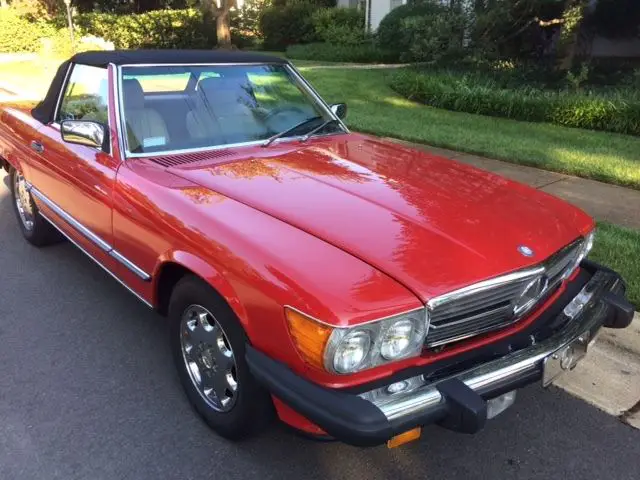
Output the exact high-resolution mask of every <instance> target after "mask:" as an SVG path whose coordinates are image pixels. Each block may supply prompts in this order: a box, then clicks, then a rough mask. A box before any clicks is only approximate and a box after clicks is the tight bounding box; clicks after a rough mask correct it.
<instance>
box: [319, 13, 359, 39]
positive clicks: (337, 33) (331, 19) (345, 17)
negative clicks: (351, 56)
mask: <svg viewBox="0 0 640 480" xmlns="http://www.w3.org/2000/svg"><path fill="white" fill-rule="evenodd" d="M313 26H314V29H315V33H316V35H317V37H318V39H319V40H322V41H323V42H328V43H333V44H338V45H355V44H358V43H361V42H363V41H364V40H365V34H364V12H363V11H359V10H357V9H355V8H322V9H320V10H318V11H316V12H314V14H313Z"/></svg>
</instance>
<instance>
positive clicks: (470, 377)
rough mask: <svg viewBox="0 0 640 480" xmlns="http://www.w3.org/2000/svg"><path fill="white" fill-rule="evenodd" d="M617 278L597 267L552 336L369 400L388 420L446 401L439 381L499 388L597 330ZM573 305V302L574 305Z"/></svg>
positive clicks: (538, 368) (539, 367)
mask: <svg viewBox="0 0 640 480" xmlns="http://www.w3.org/2000/svg"><path fill="white" fill-rule="evenodd" d="M621 283H622V282H621V280H620V278H619V277H618V276H617V275H616V274H615V273H613V272H608V271H597V272H596V273H595V274H594V276H593V277H592V278H591V280H590V281H589V282H588V283H587V284H586V285H585V286H584V288H583V289H582V290H581V292H580V293H579V294H578V295H576V297H574V300H575V299H578V298H585V299H588V300H587V301H586V302H585V303H583V304H582V305H581V306H580V307H579V308H574V309H572V310H571V312H570V313H565V312H566V309H565V312H563V313H561V314H560V315H563V316H565V317H566V319H568V323H567V325H566V326H565V327H564V328H563V329H562V330H560V331H559V332H557V333H556V334H554V335H553V336H552V337H550V338H548V339H546V340H544V341H542V342H540V343H537V344H535V345H532V346H530V347H528V348H525V349H523V350H520V351H517V352H514V353H512V354H509V355H505V356H504V357H502V358H499V359H497V360H494V361H491V362H488V363H485V364H482V365H479V366H477V367H475V368H472V369H470V370H467V371H465V372H462V373H460V374H457V375H453V376H451V377H449V378H447V379H441V380H439V381H438V382H434V383H431V384H428V385H425V386H423V387H420V388H418V389H416V390H413V391H411V392H408V393H406V394H399V395H394V396H390V397H387V398H376V399H375V400H373V401H372V403H373V404H374V405H376V406H377V407H378V408H379V409H380V410H381V411H382V413H383V414H384V415H385V416H386V418H387V419H388V420H389V421H394V420H401V419H404V418H406V417H410V416H413V415H423V414H425V413H428V411H429V410H430V409H435V408H439V407H440V404H441V403H443V402H444V401H445V399H444V397H443V395H442V394H441V393H440V391H439V390H438V388H437V386H438V383H440V382H442V381H445V380H448V379H451V378H456V379H458V380H461V381H462V382H464V383H465V384H466V385H467V386H468V387H469V388H471V389H472V390H474V391H475V392H476V393H479V394H482V393H483V392H484V391H490V390H491V389H492V388H493V387H495V388H498V387H499V386H500V385H504V384H505V383H508V382H510V381H514V382H515V381H517V379H518V378H520V377H522V376H523V375H525V374H529V373H536V372H541V371H542V362H543V360H544V359H545V358H546V357H548V356H549V355H551V354H552V353H553V352H555V351H557V350H559V349H561V348H563V347H564V346H566V345H568V344H569V343H571V342H573V341H575V340H576V339H578V337H579V336H580V335H581V334H583V333H584V332H585V331H588V330H589V331H590V330H597V329H599V328H600V327H602V324H603V323H604V321H605V319H606V316H607V311H608V306H607V304H606V303H605V302H603V301H602V296H603V294H605V293H607V292H610V291H615V290H616V289H618V288H620V285H621ZM574 307H575V305H574ZM365 395H366V394H365Z"/></svg>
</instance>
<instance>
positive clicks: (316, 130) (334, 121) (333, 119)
mask: <svg viewBox="0 0 640 480" xmlns="http://www.w3.org/2000/svg"><path fill="white" fill-rule="evenodd" d="M337 121H338V119H337V118H330V119H329V120H327V121H326V122H324V123H323V124H322V125H319V126H317V127H316V128H314V129H313V130H311V131H310V132H309V133H307V134H306V135H305V136H304V137H302V138H301V139H300V141H301V142H306V141H307V140H309V137H311V136H312V135H313V134H314V133H316V132H319V131H320V130H322V129H323V128H324V127H326V126H328V125H331V124H332V123H336V122H337Z"/></svg>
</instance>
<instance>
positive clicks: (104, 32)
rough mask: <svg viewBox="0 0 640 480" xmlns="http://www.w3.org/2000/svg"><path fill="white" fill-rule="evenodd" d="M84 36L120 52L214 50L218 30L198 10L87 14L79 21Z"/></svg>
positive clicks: (78, 17)
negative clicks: (88, 35)
mask: <svg viewBox="0 0 640 480" xmlns="http://www.w3.org/2000/svg"><path fill="white" fill-rule="evenodd" d="M75 20H76V24H77V25H78V27H79V28H80V29H81V31H82V33H86V34H91V35H96V36H99V37H102V38H104V39H106V40H108V41H111V42H113V43H114V45H115V47H116V48H122V49H135V48H211V47H212V46H213V45H215V43H216V40H215V28H213V27H212V26H208V25H206V24H205V22H204V21H203V19H202V14H201V13H200V12H199V11H198V10H195V9H184V10H155V11H151V12H147V13H140V14H131V15H116V14H112V13H84V14H81V15H78V16H77V17H76V19H75Z"/></svg>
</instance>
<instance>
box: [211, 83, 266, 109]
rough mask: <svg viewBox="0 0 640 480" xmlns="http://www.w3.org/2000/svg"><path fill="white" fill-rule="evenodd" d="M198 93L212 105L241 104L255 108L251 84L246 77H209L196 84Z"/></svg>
mask: <svg viewBox="0 0 640 480" xmlns="http://www.w3.org/2000/svg"><path fill="white" fill-rule="evenodd" d="M198 91H199V92H200V93H201V94H202V95H204V97H205V98H206V100H207V101H208V102H209V103H212V104H214V105H215V104H218V105H220V104H224V105H228V104H231V103H242V104H243V105H246V106H250V107H253V106H255V99H254V98H253V94H252V90H251V84H250V83H249V80H248V79H247V78H246V77H221V78H216V77H209V78H203V79H202V80H200V81H199V82H198Z"/></svg>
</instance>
